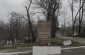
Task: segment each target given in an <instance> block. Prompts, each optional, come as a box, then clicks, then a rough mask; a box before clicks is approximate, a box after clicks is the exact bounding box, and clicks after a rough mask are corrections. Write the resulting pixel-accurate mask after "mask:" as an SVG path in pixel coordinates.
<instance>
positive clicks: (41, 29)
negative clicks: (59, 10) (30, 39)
mask: <svg viewBox="0 0 85 55" xmlns="http://www.w3.org/2000/svg"><path fill="white" fill-rule="evenodd" d="M37 42H38V43H39V44H41V45H50V44H51V21H39V22H38V25H37Z"/></svg>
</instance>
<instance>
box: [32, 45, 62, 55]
mask: <svg viewBox="0 0 85 55" xmlns="http://www.w3.org/2000/svg"><path fill="white" fill-rule="evenodd" d="M56 54H61V47H60V46H33V55H56Z"/></svg>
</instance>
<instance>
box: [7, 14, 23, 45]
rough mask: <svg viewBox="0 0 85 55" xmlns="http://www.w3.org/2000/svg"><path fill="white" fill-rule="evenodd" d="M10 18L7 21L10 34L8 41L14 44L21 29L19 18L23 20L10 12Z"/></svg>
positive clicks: (18, 15) (18, 38) (20, 16)
mask: <svg viewBox="0 0 85 55" xmlns="http://www.w3.org/2000/svg"><path fill="white" fill-rule="evenodd" d="M10 15H11V18H10V20H9V24H10V25H9V34H10V40H11V41H12V44H14V40H15V39H17V40H20V35H21V34H20V28H21V26H20V25H21V23H20V21H21V18H23V16H22V15H20V14H18V13H16V12H12V13H11V14H10Z"/></svg>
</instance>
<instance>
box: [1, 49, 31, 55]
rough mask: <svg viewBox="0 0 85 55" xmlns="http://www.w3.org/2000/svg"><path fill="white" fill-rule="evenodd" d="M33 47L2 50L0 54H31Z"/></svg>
mask: <svg viewBox="0 0 85 55" xmlns="http://www.w3.org/2000/svg"><path fill="white" fill-rule="evenodd" d="M31 53H32V48H18V49H7V50H0V55H31Z"/></svg>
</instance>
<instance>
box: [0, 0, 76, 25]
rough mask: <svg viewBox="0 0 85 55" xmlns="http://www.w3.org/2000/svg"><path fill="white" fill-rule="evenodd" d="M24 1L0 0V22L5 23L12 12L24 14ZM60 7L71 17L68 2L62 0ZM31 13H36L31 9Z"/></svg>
mask: <svg viewBox="0 0 85 55" xmlns="http://www.w3.org/2000/svg"><path fill="white" fill-rule="evenodd" d="M26 1H27V0H0V20H3V21H4V22H7V20H8V16H9V13H10V12H12V11H15V12H19V13H23V14H25V13H26V12H25V8H24V6H25V5H26V3H27V2H26ZM62 5H63V6H62V11H63V8H66V11H67V12H68V13H69V15H71V12H69V11H70V9H69V8H68V0H63V3H62ZM32 11H36V10H33V9H31V10H30V12H32ZM75 13H76V12H75ZM69 15H67V16H69ZM39 16H40V15H39ZM35 17H36V16H35ZM41 18H44V17H41ZM59 20H63V18H62V17H60V18H59ZM61 23H62V21H60V24H61Z"/></svg>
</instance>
